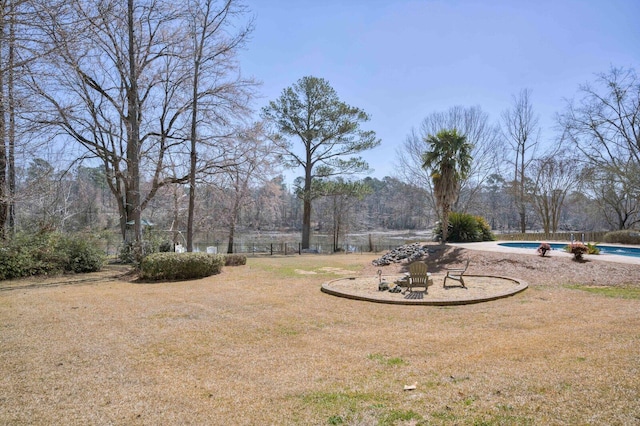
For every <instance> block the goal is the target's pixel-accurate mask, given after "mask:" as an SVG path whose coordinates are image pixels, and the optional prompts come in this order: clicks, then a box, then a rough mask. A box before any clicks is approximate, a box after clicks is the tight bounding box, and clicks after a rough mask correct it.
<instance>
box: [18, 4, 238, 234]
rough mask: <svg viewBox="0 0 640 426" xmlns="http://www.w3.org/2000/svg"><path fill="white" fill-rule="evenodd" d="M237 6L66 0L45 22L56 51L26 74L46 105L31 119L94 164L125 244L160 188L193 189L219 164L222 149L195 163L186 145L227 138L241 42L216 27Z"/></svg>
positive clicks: (234, 102)
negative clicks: (61, 11) (32, 74)
mask: <svg viewBox="0 0 640 426" xmlns="http://www.w3.org/2000/svg"><path fill="white" fill-rule="evenodd" d="M236 4H237V2H235V1H230V0H229V1H226V2H224V3H223V4H222V5H221V6H220V9H216V7H217V3H216V2H214V1H207V0H202V1H196V0H194V1H193V2H191V3H189V5H188V6H189V7H188V8H187V9H186V10H187V11H186V12H185V10H183V8H182V5H181V4H172V3H170V2H158V1H153V0H128V2H127V3H126V4H124V5H123V4H122V3H118V2H109V1H107V0H99V1H96V2H85V1H82V0H71V1H70V2H69V5H68V7H66V8H65V12H66V14H65V15H63V16H62V17H60V16H57V17H56V19H55V20H53V19H52V24H51V26H50V28H49V31H48V36H49V37H50V40H51V42H52V43H53V44H55V45H56V46H57V47H58V51H57V55H56V56H55V58H54V59H53V60H52V61H51V62H50V63H49V64H47V66H48V67H50V68H52V69H55V72H52V73H46V70H44V69H43V70H41V71H42V73H43V75H44V76H46V78H42V79H40V78H39V79H35V78H34V79H32V80H31V84H32V86H33V87H34V89H35V90H37V92H38V93H39V95H40V96H41V97H42V98H43V99H45V100H46V101H47V103H48V105H49V106H50V110H48V111H42V113H41V114H39V115H40V117H41V121H43V122H44V123H46V124H49V125H54V126H56V127H57V128H58V129H60V131H61V136H64V135H66V136H67V137H71V138H72V139H73V140H75V141H76V142H78V143H79V144H80V145H81V146H82V147H83V148H84V150H85V157H87V158H90V157H93V158H97V159H99V160H100V162H101V163H102V165H103V167H104V169H105V172H106V175H107V178H108V179H107V181H108V184H109V188H110V189H111V192H112V193H113V195H114V198H115V199H116V201H117V203H118V209H119V213H120V228H121V233H122V236H123V239H124V240H125V241H129V242H139V241H140V239H141V229H142V228H141V223H142V222H141V213H142V211H143V210H144V209H145V208H146V206H147V205H148V203H149V202H150V201H151V200H152V199H153V197H154V196H155V195H156V193H157V191H158V190H159V189H160V188H162V187H163V186H165V185H169V184H184V183H188V182H191V183H192V186H193V182H194V180H195V179H194V176H195V175H198V174H202V173H206V172H208V171H209V170H211V169H212V168H215V167H220V164H219V161H226V160H225V154H224V149H225V147H224V146H216V147H215V149H214V151H215V152H214V153H212V154H210V153H208V154H207V155H201V156H200V158H195V166H194V162H192V161H191V159H192V154H193V155H195V153H196V150H195V149H194V146H193V145H194V144H195V143H198V144H207V145H208V146H213V145H214V144H215V145H220V141H223V142H224V143H226V142H225V140H226V139H228V135H229V134H231V133H232V132H231V131H230V130H225V129H223V127H224V126H228V125H229V124H230V123H229V120H228V119H229V116H228V115H227V111H228V110H229V109H233V108H235V106H236V105H242V106H244V105H245V104H246V99H247V98H248V93H249V90H244V89H243V85H244V84H245V83H246V82H245V81H244V80H241V79H239V77H238V76H237V75H236V74H235V72H236V71H237V68H236V67H235V64H234V62H233V61H232V60H231V59H229V58H230V56H232V53H233V52H235V50H236V49H237V48H238V47H239V46H240V45H241V43H240V42H239V41H237V40H236V41H233V40H235V39H233V38H232V37H231V36H229V33H228V32H227V31H226V28H225V25H227V24H226V22H227V21H226V19H227V18H226V17H229V16H232V15H233V14H234V13H235V12H234V10H236V9H234V8H235V7H236ZM203 10H207V11H208V12H210V13H211V14H210V15H206V13H205V14H203V13H202V11H203ZM237 10H239V11H242V10H243V9H242V8H240V9H237ZM208 12H207V13H208ZM238 13H239V12H238ZM229 19H230V18H229ZM79 23H82V25H79ZM79 29H82V31H79ZM239 34H240V36H239V37H240V39H244V37H245V36H246V31H245V30H242V31H240V32H239ZM228 43H230V44H228ZM196 62H197V63H198V64H199V65H198V68H197V69H195V68H194V66H195V65H194V64H195V63H196ZM203 76H205V77H203ZM227 77H229V78H227ZM234 96H237V97H235V98H234ZM230 105H231V106H230ZM223 145H224V144H223ZM183 159H186V161H183ZM169 163H173V164H187V165H188V166H186V167H183V168H178V167H176V168H175V169H173V170H172V169H171V168H169V167H167V165H168V164H169ZM142 180H144V181H145V182H148V184H146V185H144V187H142V186H141V181H142Z"/></svg>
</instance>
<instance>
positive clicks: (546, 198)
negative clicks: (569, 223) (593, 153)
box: [531, 151, 581, 233]
mask: <svg viewBox="0 0 640 426" xmlns="http://www.w3.org/2000/svg"><path fill="white" fill-rule="evenodd" d="M567 154H568V153H567V152H563V151H560V152H554V153H551V154H549V155H545V156H544V157H542V158H539V159H535V160H534V161H533V162H532V163H531V172H532V175H533V176H534V178H533V180H534V185H533V194H532V199H533V206H534V208H535V210H536V212H537V213H538V217H539V218H540V221H541V222H542V226H543V228H544V232H546V233H549V232H557V231H558V225H559V222H560V217H561V213H562V207H563V205H564V201H565V198H566V197H567V194H569V193H570V192H571V191H572V190H575V189H577V188H576V186H577V184H578V183H579V180H580V175H581V173H580V170H579V169H578V167H577V166H576V164H577V161H576V159H575V158H572V157H571V156H569V155H567Z"/></svg>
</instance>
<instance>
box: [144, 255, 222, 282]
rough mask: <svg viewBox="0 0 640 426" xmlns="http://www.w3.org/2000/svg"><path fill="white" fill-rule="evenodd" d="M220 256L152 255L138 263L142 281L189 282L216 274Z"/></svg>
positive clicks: (220, 259)
mask: <svg viewBox="0 0 640 426" xmlns="http://www.w3.org/2000/svg"><path fill="white" fill-rule="evenodd" d="M224 262H225V260H224V258H223V257H222V256H218V255H214V254H207V253H152V254H150V255H148V256H146V257H145V258H144V259H142V262H141V263H140V278H142V279H143V280H151V281H162V280H189V279H195V278H204V277H208V276H210V275H214V274H218V273H220V271H222V266H223V265H224Z"/></svg>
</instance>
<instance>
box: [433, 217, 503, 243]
mask: <svg viewBox="0 0 640 426" xmlns="http://www.w3.org/2000/svg"><path fill="white" fill-rule="evenodd" d="M448 229H449V232H448V234H447V240H448V241H451V242H456V243H466V242H477V241H493V240H495V237H494V236H493V233H492V232H491V228H490V227H489V224H488V223H487V221H486V220H485V219H484V218H483V217H481V216H473V215H470V214H468V213H457V212H451V213H449V228H448ZM434 232H435V234H436V235H437V236H438V237H439V238H440V239H442V224H440V225H438V227H437V228H436V229H435V230H434Z"/></svg>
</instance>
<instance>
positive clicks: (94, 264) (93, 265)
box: [56, 234, 106, 273]
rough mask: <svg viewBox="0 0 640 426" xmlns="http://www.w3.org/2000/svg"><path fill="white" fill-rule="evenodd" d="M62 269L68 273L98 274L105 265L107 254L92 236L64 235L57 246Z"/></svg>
mask: <svg viewBox="0 0 640 426" xmlns="http://www.w3.org/2000/svg"><path fill="white" fill-rule="evenodd" d="M56 248H57V251H58V253H60V255H61V260H62V262H63V263H62V267H63V269H64V270H65V271H67V272H76V273H82V272H96V271H99V270H100V269H102V265H104V260H105V257H106V256H105V254H104V252H103V251H102V250H101V249H100V245H99V244H98V241H97V239H96V238H94V237H92V236H91V235H82V234H78V235H64V236H61V237H60V238H59V239H58V242H57V244H56Z"/></svg>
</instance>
